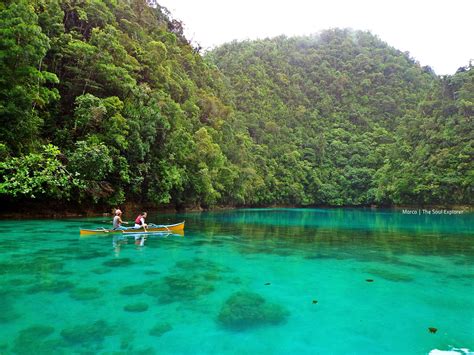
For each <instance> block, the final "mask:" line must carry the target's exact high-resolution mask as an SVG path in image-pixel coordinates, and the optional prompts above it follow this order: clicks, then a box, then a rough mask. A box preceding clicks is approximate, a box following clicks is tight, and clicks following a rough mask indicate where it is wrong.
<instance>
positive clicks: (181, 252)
mask: <svg viewBox="0 0 474 355" xmlns="http://www.w3.org/2000/svg"><path fill="white" fill-rule="evenodd" d="M130 217H131V216H130ZM148 220H149V221H150V222H155V223H157V224H165V223H166V224H170V223H176V222H179V221H182V220H186V228H185V233H184V236H181V235H173V234H158V235H150V236H148V237H147V238H146V239H145V240H144V239H141V238H139V237H138V236H137V237H134V236H133V235H131V236H121V235H115V236H113V235H94V236H87V237H80V236H79V229H80V228H94V227H107V226H108V225H107V223H106V222H105V221H104V218H103V217H100V218H88V219H67V220H66V219H63V220H21V221H14V220H8V221H0V226H1V227H2V228H1V229H0V230H1V232H0V275H1V278H0V284H1V287H0V294H1V296H2V302H1V303H0V353H1V354H3V353H5V354H15V353H18V354H47V353H49V354H62V353H64V354H75V353H77V354H80V353H95V354H109V353H124V354H134V353H136V354H138V353H140V354H155V353H156V354H158V353H159V354H163V353H164V354H191V353H192V354H195V353H202V354H216V353H218V354H241V353H258V354H288V353H295V352H297V353H302V354H315V353H343V354H344V353H351V354H354V353H358V354H369V353H370V354H373V353H378V354H384V353H386V354H428V353H429V352H430V351H433V350H435V349H436V351H449V350H451V351H457V350H455V349H463V350H462V352H461V353H468V352H469V351H472V350H473V349H474V300H473V297H472V295H473V294H474V263H473V261H474V234H473V230H472V226H473V222H474V215H473V214H470V213H463V214H455V215H442V214H439V215H421V214H420V215H413V214H404V213H403V212H402V211H401V210H399V211H398V210H397V211H395V210H369V209H367V210H364V209H245V210H231V211H220V212H203V213H189V214H176V215H174V214H167V215H163V214H161V215H158V214H153V213H150V214H149V217H148ZM342 339H343V341H342ZM453 349H454V350H453ZM466 349H467V350H466ZM469 349H470V350H469Z"/></svg>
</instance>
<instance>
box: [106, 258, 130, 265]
mask: <svg viewBox="0 0 474 355" xmlns="http://www.w3.org/2000/svg"><path fill="white" fill-rule="evenodd" d="M132 264H133V261H132V260H130V259H129V258H117V259H112V260H107V261H104V262H103V263H102V265H105V266H110V267H120V266H129V265H132Z"/></svg>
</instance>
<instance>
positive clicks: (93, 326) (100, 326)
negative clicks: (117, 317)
mask: <svg viewBox="0 0 474 355" xmlns="http://www.w3.org/2000/svg"><path fill="white" fill-rule="evenodd" d="M112 334H113V328H112V327H111V326H110V325H109V324H108V323H107V322H106V321H104V320H98V321H96V322H94V323H86V324H80V325H77V326H75V327H71V328H66V329H64V330H62V331H61V336H62V337H63V338H64V340H66V341H67V342H68V343H69V344H92V343H101V342H103V341H104V339H105V337H106V336H109V335H112Z"/></svg>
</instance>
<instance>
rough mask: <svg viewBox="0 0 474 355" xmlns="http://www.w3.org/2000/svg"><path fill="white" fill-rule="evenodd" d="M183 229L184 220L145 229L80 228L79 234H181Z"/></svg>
mask: <svg viewBox="0 0 474 355" xmlns="http://www.w3.org/2000/svg"><path fill="white" fill-rule="evenodd" d="M183 231H184V222H181V223H176V224H167V225H159V226H156V227H149V228H147V229H146V231H145V230H144V229H143V228H137V229H134V228H131V229H126V230H114V229H105V228H102V229H81V230H80V234H81V235H92V234H137V233H140V234H153V233H160V232H163V233H167V232H168V233H177V234H182V233H183Z"/></svg>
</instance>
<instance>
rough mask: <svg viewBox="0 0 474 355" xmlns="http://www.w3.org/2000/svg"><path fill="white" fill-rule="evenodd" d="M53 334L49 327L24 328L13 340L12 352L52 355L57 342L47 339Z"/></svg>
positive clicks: (51, 328)
mask: <svg viewBox="0 0 474 355" xmlns="http://www.w3.org/2000/svg"><path fill="white" fill-rule="evenodd" d="M53 333H54V328H53V327H51V326H49V325H33V326H31V327H28V328H25V329H23V330H22V331H20V333H19V334H18V336H17V337H16V339H15V342H14V345H13V352H14V353H17V354H48V353H50V354H53V353H55V348H57V345H58V344H57V341H53V340H48V339H47V338H48V337H49V336H50V335H51V334H53Z"/></svg>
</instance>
